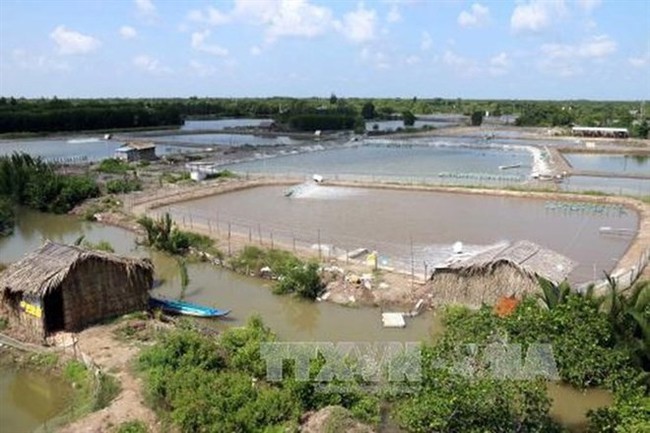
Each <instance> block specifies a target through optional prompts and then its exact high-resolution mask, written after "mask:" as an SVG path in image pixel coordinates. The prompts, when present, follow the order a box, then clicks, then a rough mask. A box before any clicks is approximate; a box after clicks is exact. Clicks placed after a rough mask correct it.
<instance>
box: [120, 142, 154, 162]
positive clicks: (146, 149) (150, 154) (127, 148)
mask: <svg viewBox="0 0 650 433" xmlns="http://www.w3.org/2000/svg"><path fill="white" fill-rule="evenodd" d="M115 158H116V159H121V160H122V161H126V162H133V161H153V160H155V159H156V158H157V157H156V145H155V144H153V143H126V144H125V145H124V146H122V147H119V148H117V149H115Z"/></svg>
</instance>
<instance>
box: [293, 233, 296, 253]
mask: <svg viewBox="0 0 650 433" xmlns="http://www.w3.org/2000/svg"><path fill="white" fill-rule="evenodd" d="M293 252H294V253H295V252H296V237H295V236H293Z"/></svg>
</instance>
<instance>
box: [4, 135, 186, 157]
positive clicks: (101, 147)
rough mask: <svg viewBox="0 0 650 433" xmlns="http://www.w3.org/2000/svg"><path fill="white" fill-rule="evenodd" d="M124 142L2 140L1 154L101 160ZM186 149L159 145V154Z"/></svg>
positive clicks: (111, 155)
mask: <svg viewBox="0 0 650 433" xmlns="http://www.w3.org/2000/svg"><path fill="white" fill-rule="evenodd" d="M123 144H124V142H121V141H114V140H103V139H100V138H90V137H85V138H46V139H39V140H32V139H27V140H25V139H21V140H0V156H2V155H10V154H12V153H14V152H24V153H28V154H30V155H32V156H40V157H42V158H43V159H46V160H57V159H61V158H76V159H81V158H82V157H85V160H87V161H99V160H101V159H104V158H111V157H113V154H114V153H115V149H117V148H118V147H120V146H122V145H123ZM184 151H186V149H182V148H177V147H174V146H164V145H163V146H157V147H156V154H158V156H162V155H166V154H170V153H179V152H184Z"/></svg>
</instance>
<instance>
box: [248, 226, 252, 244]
mask: <svg viewBox="0 0 650 433" xmlns="http://www.w3.org/2000/svg"><path fill="white" fill-rule="evenodd" d="M248 242H250V243H253V229H251V228H250V227H248Z"/></svg>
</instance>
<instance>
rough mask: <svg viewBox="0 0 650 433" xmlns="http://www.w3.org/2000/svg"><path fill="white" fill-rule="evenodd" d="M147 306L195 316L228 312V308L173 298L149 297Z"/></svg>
mask: <svg viewBox="0 0 650 433" xmlns="http://www.w3.org/2000/svg"><path fill="white" fill-rule="evenodd" d="M149 307H151V308H154V309H156V308H157V309H161V310H163V311H165V312H167V313H171V314H182V315H185V316H195V317H223V316H227V315H228V314H229V313H230V310H219V309H217V308H212V307H206V306H204V305H198V304H192V303H191V302H185V301H178V300H175V299H165V298H155V297H153V296H151V297H149Z"/></svg>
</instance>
